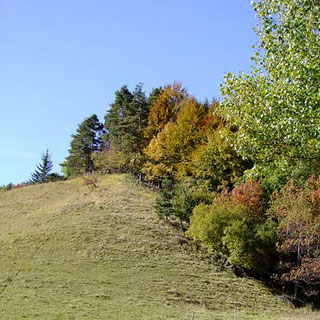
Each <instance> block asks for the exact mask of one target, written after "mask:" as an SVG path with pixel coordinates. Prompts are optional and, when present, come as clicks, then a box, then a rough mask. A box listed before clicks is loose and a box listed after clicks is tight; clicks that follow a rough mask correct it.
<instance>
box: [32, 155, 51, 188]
mask: <svg viewBox="0 0 320 320" xmlns="http://www.w3.org/2000/svg"><path fill="white" fill-rule="evenodd" d="M52 167H53V163H52V160H51V155H50V154H49V151H48V149H47V150H46V152H45V153H44V154H43V155H42V163H39V164H38V165H37V169H36V170H35V172H34V173H32V175H31V183H44V182H48V177H49V174H50V171H51V170H52Z"/></svg>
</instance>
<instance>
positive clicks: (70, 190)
mask: <svg viewBox="0 0 320 320" xmlns="http://www.w3.org/2000/svg"><path fill="white" fill-rule="evenodd" d="M154 198H155V193H153V192H152V191H150V190H148V189H145V188H143V187H139V186H137V185H136V184H135V183H134V182H133V181H132V180H130V178H129V177H128V176H125V175H112V176H105V177H99V183H98V186H97V187H96V188H93V187H92V186H84V185H83V181H82V179H81V178H79V179H74V180H70V181H66V182H56V183H49V184H44V185H35V186H30V187H25V188H22V189H17V190H12V191H9V192H5V193H2V194H0V270H1V271H0V319H4V320H10V319H14V320H16V319H30V320H31V319H32V320H33V319H50V320H51V319H61V320H62V319H63V320H67V319H68V320H69V319H88V320H96V319H139V320H140V319H190V318H191V314H192V312H194V314H195V319H197V320H198V319H200V320H206V319H234V318H235V315H234V310H235V307H236V309H237V315H238V319H280V318H281V319H295V318H297V317H299V319H301V320H302V319H310V320H311V319H312V320H315V319H320V316H319V314H318V313H314V312H311V311H308V310H307V309H299V310H296V309H294V308H292V307H291V306H290V305H288V304H285V303H283V302H281V299H280V298H279V297H278V296H276V295H273V294H272V293H271V292H270V291H269V289H268V288H266V287H265V286H264V285H263V284H262V283H260V282H258V281H255V280H253V279H249V278H238V277H236V276H235V275H234V274H233V273H232V272H231V271H229V270H224V269H223V268H222V267H221V266H220V264H219V263H218V262H215V261H213V260H212V259H208V256H207V254H206V253H205V252H203V251H200V252H197V251H196V249H194V248H193V247H192V246H191V245H188V244H182V245H181V241H179V239H180V235H179V233H178V231H176V230H174V229H173V228H172V227H170V226H168V225H167V224H165V223H164V222H163V221H159V220H158V218H157V216H156V214H155V212H154V210H153V204H154Z"/></svg>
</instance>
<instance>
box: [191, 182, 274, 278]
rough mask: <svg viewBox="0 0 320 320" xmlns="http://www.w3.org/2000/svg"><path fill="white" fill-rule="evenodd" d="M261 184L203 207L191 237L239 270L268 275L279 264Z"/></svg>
mask: <svg viewBox="0 0 320 320" xmlns="http://www.w3.org/2000/svg"><path fill="white" fill-rule="evenodd" d="M261 195H262V190H261V187H260V182H259V181H256V182H255V181H247V182H246V183H245V184H244V185H241V186H239V187H236V188H235V189H233V191H232V192H228V191H227V190H225V191H224V192H223V193H222V194H221V196H219V197H218V198H217V199H216V200H215V201H214V202H213V204H212V205H210V206H208V205H203V204H201V205H199V206H197V207H196V208H195V209H194V211H193V216H192V217H191V218H190V221H191V223H190V227H189V230H188V234H189V235H190V236H192V237H193V238H194V239H196V240H201V241H202V242H203V243H204V244H205V245H207V246H208V247H209V248H211V249H213V250H215V251H217V252H218V253H220V254H222V255H223V256H224V257H226V258H227V259H228V260H229V261H230V262H231V263H233V264H234V265H236V266H243V267H245V268H247V269H251V270H255V271H258V272H262V273H266V272H269V271H271V269H272V266H273V265H274V261H275V245H274V243H275V231H274V230H275V224H274V222H272V221H271V220H270V219H267V217H266V216H264V215H263V210H262V208H263V202H262V201H261Z"/></svg>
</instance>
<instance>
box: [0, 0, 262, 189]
mask: <svg viewBox="0 0 320 320" xmlns="http://www.w3.org/2000/svg"><path fill="white" fill-rule="evenodd" d="M0 21H1V30H0V32H1V38H0V41H1V43H0V44H1V47H0V59H1V60H0V63H1V65H0V67H1V80H0V81H1V83H0V85H1V87H0V88H1V89H0V107H1V113H0V185H2V184H7V183H9V182H13V183H18V182H21V181H25V180H27V179H28V178H29V177H30V174H31V172H33V171H34V169H35V166H36V165H37V164H38V163H39V162H40V160H41V154H42V153H43V152H45V150H46V149H47V148H48V149H49V151H50V152H51V153H52V154H53V161H54V164H55V167H54V169H55V171H57V172H60V167H59V165H58V164H59V163H61V162H62V161H63V159H64V158H65V157H66V156H67V154H68V148H69V144H70V135H71V134H72V133H74V132H75V130H76V128H77V125H78V124H79V123H80V122H81V121H82V120H83V119H84V118H85V117H88V116H90V115H92V114H93V113H96V114H97V115H98V116H99V118H100V120H103V116H104V114H105V112H106V110H107V108H108V106H109V104H110V103H111V102H112V100H113V97H114V92H115V91H116V90H118V89H119V88H120V87H121V86H122V85H125V84H126V85H128V86H129V88H130V89H133V88H134V86H135V85H136V84H137V83H138V82H143V83H144V84H145V86H144V88H145V90H146V91H147V92H149V91H150V90H151V89H152V88H154V87H159V86H162V85H166V84H168V83H172V82H173V81H175V80H176V81H180V82H182V83H183V85H184V86H186V87H187V88H188V91H189V93H191V94H193V95H195V96H196V97H197V98H199V99H201V100H203V99H205V98H208V99H211V98H213V97H217V98H220V97H221V94H220V84H221V82H222V77H223V74H224V73H226V72H232V73H238V72H239V71H242V70H244V71H248V70H249V68H250V65H251V60H250V57H251V55H252V49H251V47H252V45H253V44H254V43H255V41H256V35H255V33H254V32H253V31H252V28H253V27H254V26H255V25H256V23H257V20H256V19H255V15H254V12H253V10H252V8H251V6H250V1H249V0H229V1H222V0H162V1H158V0H135V1H132V0H117V1H115V0H86V1H84V0H54V1H43V0H28V1H26V0H1V17H0Z"/></svg>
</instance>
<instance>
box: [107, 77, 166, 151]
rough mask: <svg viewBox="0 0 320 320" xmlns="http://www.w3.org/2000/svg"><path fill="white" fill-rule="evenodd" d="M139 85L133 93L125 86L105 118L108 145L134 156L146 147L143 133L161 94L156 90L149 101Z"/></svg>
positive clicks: (117, 94) (116, 95)
mask: <svg viewBox="0 0 320 320" xmlns="http://www.w3.org/2000/svg"><path fill="white" fill-rule="evenodd" d="M142 86H143V84H142V83H139V84H138V85H137V86H136V88H135V90H134V91H133V92H132V93H131V92H130V91H129V90H128V88H127V86H123V87H122V88H121V89H120V90H119V91H117V92H116V93H115V100H114V103H112V104H111V108H110V109H109V110H108V111H107V114H106V116H105V129H106V132H107V133H106V135H105V140H106V142H107V143H106V144H107V146H109V147H112V148H113V149H117V150H119V151H122V152H124V153H125V154H132V153H137V152H139V151H142V149H143V148H144V147H145V145H144V137H143V131H144V129H145V127H146V126H147V123H148V115H149V110H150V107H151V106H152V104H153V102H154V100H155V99H156V97H157V96H158V95H159V93H160V92H161V88H160V89H154V90H153V91H152V93H151V94H150V96H149V97H148V99H147V98H146V94H145V92H144V91H143V89H142Z"/></svg>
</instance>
